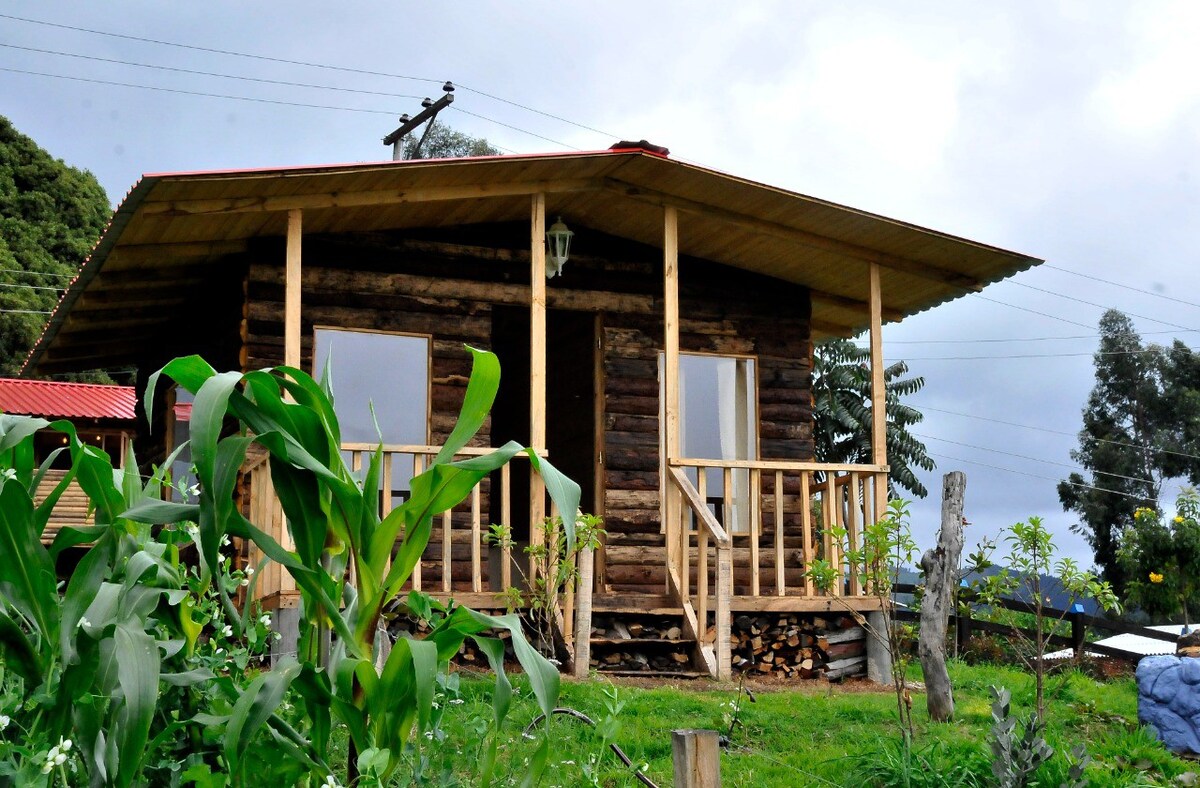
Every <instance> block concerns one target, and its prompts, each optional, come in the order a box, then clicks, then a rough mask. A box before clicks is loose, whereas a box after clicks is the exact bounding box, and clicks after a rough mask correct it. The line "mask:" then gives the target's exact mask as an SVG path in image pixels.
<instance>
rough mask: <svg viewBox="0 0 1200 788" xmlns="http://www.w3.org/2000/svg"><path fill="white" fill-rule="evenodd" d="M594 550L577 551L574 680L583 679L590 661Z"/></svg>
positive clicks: (586, 548)
mask: <svg viewBox="0 0 1200 788" xmlns="http://www.w3.org/2000/svg"><path fill="white" fill-rule="evenodd" d="M595 558H596V555H595V550H593V549H592V548H591V547H585V548H583V549H582V550H580V551H579V577H578V590H577V592H576V595H575V666H574V667H575V678H577V679H585V678H587V675H588V672H589V670H590V668H591V661H592V582H593V575H594V574H595Z"/></svg>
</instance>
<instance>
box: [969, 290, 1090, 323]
mask: <svg viewBox="0 0 1200 788" xmlns="http://www.w3.org/2000/svg"><path fill="white" fill-rule="evenodd" d="M975 298H976V299H978V300H980V301H987V302H988V303H991V304H999V305H1000V306H1006V307H1008V308H1010V309H1019V310H1021V311H1022V312H1028V313H1029V314H1031V315H1038V316H1039V317H1048V318H1050V319H1051V320H1057V321H1059V322H1060V323H1067V324H1069V325H1072V326H1079V327H1080V328H1087V329H1090V328H1092V326H1089V325H1088V324H1087V323H1079V322H1077V321H1075V320H1068V319H1067V318H1065V317H1059V316H1058V315H1052V314H1050V313H1048V312H1039V311H1037V310H1036V309H1030V308H1029V307H1027V306H1017V305H1016V304H1010V303H1008V302H1007V301H999V300H997V299H995V298H988V297H987V296H985V295H979V294H976V295H975Z"/></svg>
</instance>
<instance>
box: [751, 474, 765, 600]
mask: <svg viewBox="0 0 1200 788" xmlns="http://www.w3.org/2000/svg"><path fill="white" fill-rule="evenodd" d="M747 473H749V474H750V490H749V500H748V501H747V503H748V504H749V506H750V513H749V514H750V593H751V594H753V595H754V596H758V594H759V590H760V578H759V570H760V567H759V556H758V538H759V536H760V535H761V532H762V529H761V528H760V527H759V526H760V521H761V519H762V471H760V470H758V469H757V468H751V469H750V470H749V471H747Z"/></svg>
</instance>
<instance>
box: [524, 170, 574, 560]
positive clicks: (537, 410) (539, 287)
mask: <svg viewBox="0 0 1200 788" xmlns="http://www.w3.org/2000/svg"><path fill="white" fill-rule="evenodd" d="M529 445H530V447H532V448H533V449H535V450H538V451H541V450H543V449H545V448H546V195H545V194H543V193H541V192H538V193H535V194H534V195H533V197H532V199H531V200H530V220H529ZM564 514H569V513H567V512H564ZM545 516H546V487H545V483H544V482H543V481H542V477H541V475H540V474H537V473H530V474H529V533H530V539H531V543H532V542H533V540H536V541H537V543H538V544H540V543H541V535H542V519H543V518H544V517H545ZM531 574H532V567H531ZM532 579H533V578H532V577H531V578H530V580H532Z"/></svg>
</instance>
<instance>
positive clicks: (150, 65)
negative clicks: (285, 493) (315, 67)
mask: <svg viewBox="0 0 1200 788" xmlns="http://www.w3.org/2000/svg"><path fill="white" fill-rule="evenodd" d="M0 47H6V48H8V49H20V50H23V51H25V52H40V53H42V54H46V55H57V56H59V57H72V58H77V59H81V60H94V61H98V62H100V63H116V64H118V65H122V66H136V67H137V68H151V69H158V70H160V71H174V72H177V73H180V74H197V75H200V76H204V77H220V78H221V79H238V80H242V81H244V82H260V83H262V84H265V85H285V86H287V87H293V88H314V89H316V90H336V91H340V92H342V93H359V94H362V95H365V96H386V97H388V98H404V99H420V98H424V97H423V96H417V95H415V94H409V93H386V92H383V91H379V90H361V89H359V88H343V87H337V86H335V85H314V84H311V83H308V82H289V81H287V80H282V79H263V78H260V77H247V76H242V75H239V74H222V73H219V72H216V71H198V70H196V69H191V68H178V67H176V66H163V65H158V64H155V63H138V62H135V61H132V60H115V59H113V58H107V57H96V56H94V55H83V54H79V53H75V52H60V51H58V50H55V49H37V48H36V47H26V46H19V45H17V44H5V43H2V42H0Z"/></svg>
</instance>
